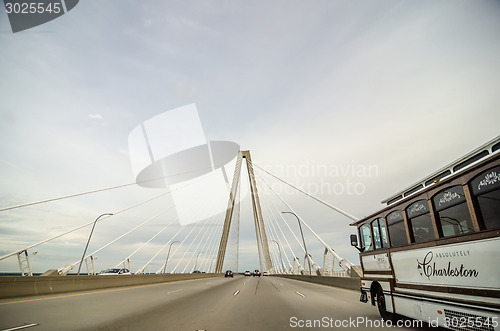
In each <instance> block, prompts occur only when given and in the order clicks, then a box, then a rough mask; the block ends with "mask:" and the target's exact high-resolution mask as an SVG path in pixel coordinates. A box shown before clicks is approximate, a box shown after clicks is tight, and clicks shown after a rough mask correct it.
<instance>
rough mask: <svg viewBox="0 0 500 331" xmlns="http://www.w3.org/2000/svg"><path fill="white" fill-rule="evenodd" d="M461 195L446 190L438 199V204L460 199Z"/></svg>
mask: <svg viewBox="0 0 500 331" xmlns="http://www.w3.org/2000/svg"><path fill="white" fill-rule="evenodd" d="M461 197H462V196H461V195H460V194H458V193H457V192H446V193H445V194H443V196H442V197H441V199H439V206H441V205H442V204H444V203H448V202H450V201H452V200H455V199H460V198H461Z"/></svg>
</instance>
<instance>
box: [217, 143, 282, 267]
mask: <svg viewBox="0 0 500 331" xmlns="http://www.w3.org/2000/svg"><path fill="white" fill-rule="evenodd" d="M243 159H245V160H246V162H247V169H248V178H249V180H250V191H251V195H252V206H253V218H254V222H255V234H256V237H257V248H258V251H259V262H260V265H261V268H262V267H264V268H265V269H266V270H271V269H272V267H273V265H272V262H271V256H270V254H269V245H268V242H267V236H266V228H265V227H264V219H263V218H262V209H261V207H260V200H259V193H258V191H257V184H256V182H255V175H254V171H253V164H252V158H251V156H250V151H239V153H238V157H237V159H236V166H235V169H234V176H233V183H232V185H231V191H230V192H229V202H228V205H227V209H226V217H225V219H224V228H223V230H222V236H221V239H220V244H219V252H218V254H217V264H216V266H215V272H216V273H220V272H222V266H223V264H224V257H225V255H226V246H227V240H228V237H229V229H230V228H231V220H232V218H233V210H234V203H235V200H236V193H237V192H238V186H239V183H240V173H241V163H242V161H243Z"/></svg>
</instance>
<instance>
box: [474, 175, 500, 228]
mask: <svg viewBox="0 0 500 331" xmlns="http://www.w3.org/2000/svg"><path fill="white" fill-rule="evenodd" d="M470 188H471V191H472V195H473V197H474V199H475V201H476V206H477V207H478V208H477V215H478V217H479V222H480V223H481V228H482V229H485V230H492V229H498V228H500V166H497V167H494V168H491V169H489V170H486V171H485V172H483V173H481V174H480V175H478V176H477V177H476V178H474V179H473V180H472V181H471V182H470Z"/></svg>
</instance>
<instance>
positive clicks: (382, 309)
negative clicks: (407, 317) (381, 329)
mask: <svg viewBox="0 0 500 331" xmlns="http://www.w3.org/2000/svg"><path fill="white" fill-rule="evenodd" d="M375 296H376V301H377V308H378V312H379V314H380V316H382V318H383V319H384V320H386V321H389V320H390V321H393V320H394V319H395V314H393V313H390V312H388V311H387V307H386V304H385V296H384V291H382V288H381V287H378V288H377V291H376V292H375Z"/></svg>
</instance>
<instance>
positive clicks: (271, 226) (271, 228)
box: [261, 199, 292, 272]
mask: <svg viewBox="0 0 500 331" xmlns="http://www.w3.org/2000/svg"><path fill="white" fill-rule="evenodd" d="M262 200H264V201H265V200H266V199H261V201H262ZM265 204H267V206H266V205H265V206H264V208H267V210H269V212H268V214H269V215H271V217H269V222H267V224H268V228H269V232H270V233H271V235H272V237H274V240H276V242H277V243H278V244H279V250H280V252H281V253H283V254H284V255H285V260H286V261H287V262H288V264H289V265H290V268H291V267H292V265H291V263H290V260H289V259H288V255H287V254H286V250H285V249H284V247H283V242H282V241H281V239H280V237H279V235H278V232H277V231H276V228H275V227H274V224H273V223H274V222H276V218H275V217H274V214H273V213H272V211H271V208H270V207H269V206H268V202H267V201H266V202H265ZM273 244H274V242H273ZM280 260H281V261H280V263H279V266H280V268H281V269H283V266H284V264H285V262H284V260H283V257H282V254H280ZM285 271H286V270H283V272H285Z"/></svg>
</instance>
